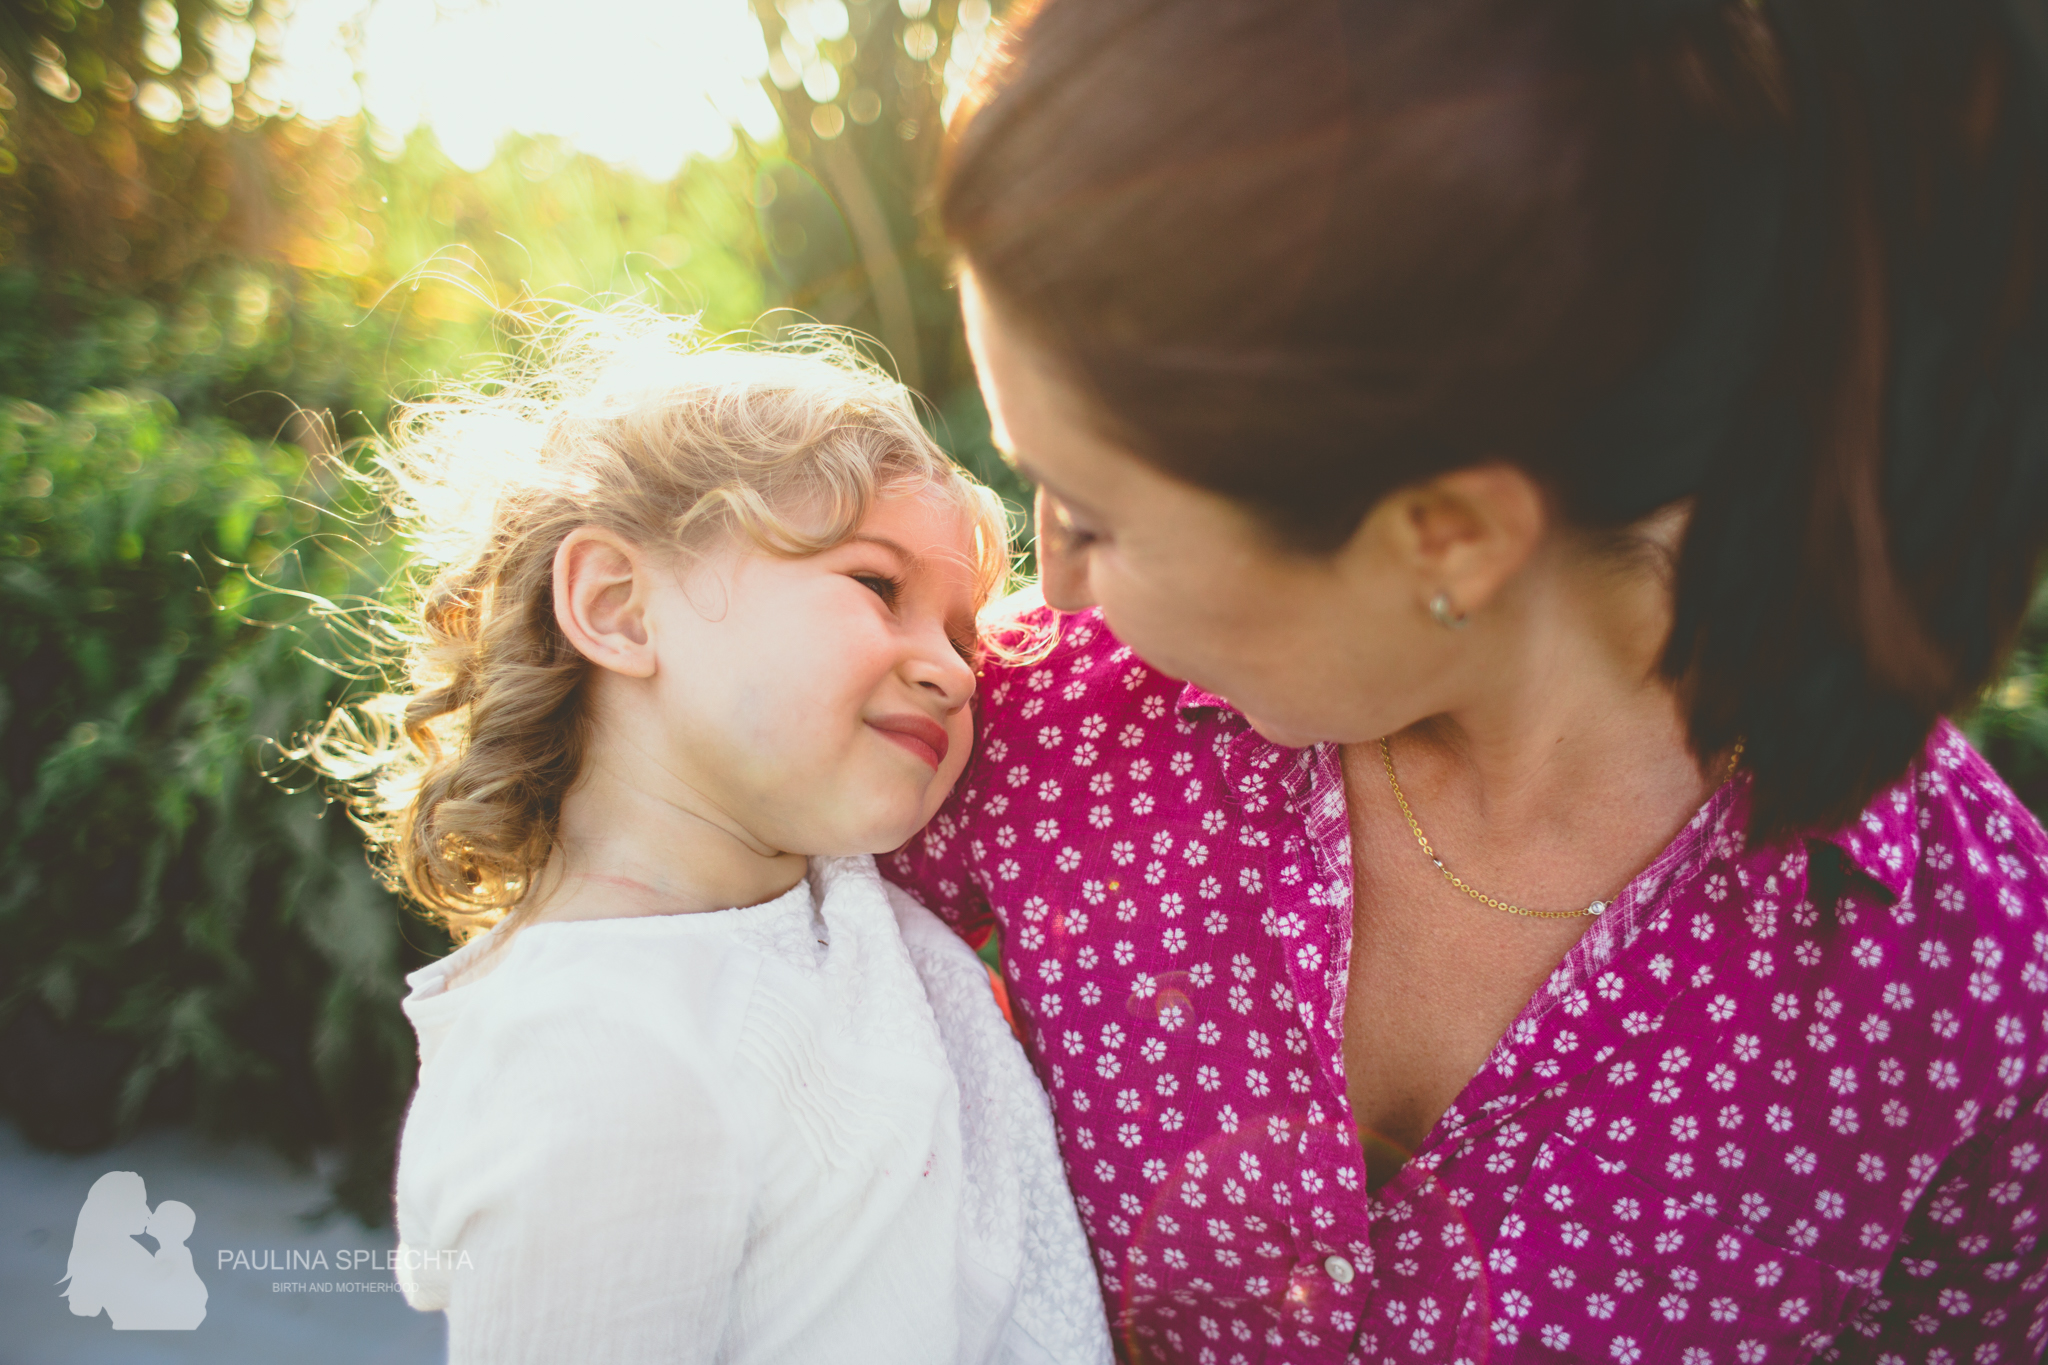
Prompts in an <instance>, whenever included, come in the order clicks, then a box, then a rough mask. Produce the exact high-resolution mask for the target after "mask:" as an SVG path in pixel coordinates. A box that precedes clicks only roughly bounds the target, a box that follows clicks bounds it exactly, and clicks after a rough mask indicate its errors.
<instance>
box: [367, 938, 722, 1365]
mask: <svg viewBox="0 0 2048 1365" xmlns="http://www.w3.org/2000/svg"><path fill="white" fill-rule="evenodd" d="M627 976H628V980H629V982H630V978H631V973H630V972H629V973H627ZM550 984H551V985H552V984H555V983H550ZM585 984H586V987H587V986H588V985H590V984H591V983H589V982H588V981H587V979H586V983H585ZM596 984H597V985H598V988H599V990H600V992H601V991H602V983H596ZM613 984H614V991H613V993H612V995H611V996H610V998H608V999H598V1000H592V999H591V997H590V996H589V995H588V994H585V993H580V992H579V993H575V994H565V997H564V998H563V1000H562V1001H561V1003H560V1005H559V1006H558V1007H554V1008H550V1007H548V1005H547V1004H546V1002H532V1001H525V1002H522V1003H521V1006H520V1007H519V1008H517V1009H513V1010H506V1011H503V1012H494V1013H493V1016H492V1017H488V1018H476V1019H466V1020H465V1021H464V1023H465V1024H470V1025H474V1026H473V1027H468V1028H464V1029H461V1030H459V1031H458V1032H457V1033H456V1034H454V1035H451V1036H450V1037H449V1038H448V1039H447V1041H446V1042H445V1043H444V1044H443V1046H442V1048H441V1049H440V1051H439V1052H438V1053H437V1055H436V1056H435V1057H434V1059H433V1062H432V1063H431V1064H430V1066H429V1067H428V1068H427V1069H426V1070H425V1071H424V1072H423V1073H422V1078H421V1087H420V1093H419V1096H418V1098H417V1099H416V1100H415V1102H414V1105H413V1109H412V1111H411V1113H410V1114H409V1115H408V1117H407V1120H406V1129H405V1136H404V1141H403V1146H402V1150H401V1156H400V1167H399V1181H398V1205H399V1209H398V1212H399V1232H400V1237H401V1248H400V1260H401V1262H402V1268H401V1269H400V1272H399V1278H400V1281H401V1283H402V1284H403V1285H404V1287H405V1289H406V1297H407V1299H408V1300H409V1301H410V1302H412V1304H413V1305H414V1306H415V1307H418V1308H435V1307H441V1308H445V1310H446V1312H447V1314H448V1359H449V1362H450V1365H470V1363H471V1362H479V1363H481V1362H490V1365H518V1362H526V1361H530V1362H535V1363H536V1365H539V1363H540V1362H547V1365H559V1362H565V1361H603V1362H605V1365H639V1363H640V1362H649V1363H650V1365H651V1363H652V1362H656V1361H659V1362H663V1365H677V1363H686V1362H695V1361H710V1360H712V1359H713V1358H714V1357H715V1356H716V1354H717V1352H718V1349H719V1343H720V1340H721V1338H722V1336H723V1335H724V1331H725V1324H726V1319H727V1312H728V1305H729V1300H730V1298H731V1295H732V1290H733V1284H734V1279H735V1275H736V1273H737V1271H738V1267H739V1262H740V1257H741V1253H742V1249H743V1247H744V1245H745V1241H746V1237H747V1232H748V1221H749V1216H750V1206H751V1202H752V1195H753V1191H754V1189H755V1188H756V1184H757V1181H756V1180H755V1179H754V1178H752V1175H751V1173H752V1169H753V1160H754V1157H755V1155H756V1153H755V1151H754V1147H755V1144H753V1143H752V1142H751V1141H750V1140H749V1137H748V1134H747V1128H748V1124H747V1123H746V1121H745V1119H744V1117H743V1112H742V1110H741V1109H740V1108H739V1106H738V1102H737V1100H738V1097H736V1096H735V1095H733V1094H732V1093H731V1086H730V1084H729V1081H728V1079H727V1077H728V1075H729V1072H728V1071H727V1069H726V1066H725V1064H724V1063H723V1062H722V1060H721V1059H720V1056H719V1054H720V1053H721V1052H722V1051H723V1049H722V1048H720V1047H719V1046H717V1045H716V1041H715V1040H714V1039H712V1038H709V1037H704V1038H701V1039H697V1040H695V1041H697V1042H698V1043H700V1044H701V1045H700V1046H691V1045H690V1044H691V1042H692V1039H691V1038H689V1037H688V1036H687V1035H688V1034H689V1033H690V1030H689V1028H688V1027H682V1028H674V1027H670V1025H673V1024H674V1022H675V1020H674V1011H675V1006H674V1003H673V1001H662V1000H658V999H648V998H646V997H645V996H644V995H643V994H642V993H640V992H636V991H633V990H631V989H630V988H629V986H626V987H625V988H621V987H622V985H624V984H625V983H613ZM549 993H550V994H554V992H549ZM479 1003H481V1002H479ZM572 1003H573V1007H571V1006H572ZM662 1016H667V1018H665V1019H664V1018H662ZM679 1034H680V1035H684V1036H678V1035H679Z"/></svg>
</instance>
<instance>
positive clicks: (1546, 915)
mask: <svg viewBox="0 0 2048 1365" xmlns="http://www.w3.org/2000/svg"><path fill="white" fill-rule="evenodd" d="M1380 761H1381V762H1383V763H1385V764H1386V765H1387V785H1389V786H1391V787H1392V788H1393V789H1394V799H1395V800H1396V801H1398V802H1400V803H1401V814H1402V815H1403V816H1404V817H1406V818H1407V821H1408V832H1409V833H1411V834H1413V835H1414V836H1415V842H1416V843H1418V844H1420V845H1421V846H1422V856H1423V857H1425V858H1427V859H1429V860H1430V861H1431V862H1432V863H1435V864H1436V870H1437V871H1439V872H1441V873H1443V874H1444V880H1445V881H1447V882H1449V883H1450V884H1451V885H1452V886H1455V887H1457V888H1458V890H1460V891H1462V892H1464V893H1465V894H1466V895H1468V896H1470V897H1471V898H1472V899H1473V900H1475V901H1478V902H1479V903H1480V904H1482V905H1490V906H1492V907H1493V908H1494V909H1496V910H1501V911H1505V912H1506V913H1508V914H1510V915H1522V916H1525V917H1527V918H1529V919H1597V918H1598V917H1599V916H1600V915H1602V914H1604V913H1606V910H1607V907H1608V906H1609V905H1610V904H1612V902H1611V901H1594V902H1593V903H1592V904H1591V905H1589V906H1587V907H1586V908H1585V909H1583V910H1524V909H1523V908H1522V907H1521V906H1519V905H1510V904H1508V903H1507V902H1506V901H1504V900H1499V899H1497V898H1495V897H1493V896H1489V895H1487V894H1486V893H1485V892H1484V891H1480V890H1477V889H1476V888H1474V887H1470V886H1467V885H1465V882H1464V879H1463V878H1461V877H1459V876H1458V874H1457V873H1455V872H1453V871H1451V870H1450V869H1449V868H1448V867H1445V866H1444V860H1443V859H1442V858H1439V857H1437V856H1436V850H1435V849H1433V848H1431V847H1430V846H1429V836H1428V835H1427V834H1424V833H1423V832H1422V826H1421V825H1419V824H1417V823H1416V821H1415V812H1414V811H1412V810H1410V809H1409V808H1408V798H1407V797H1405V796H1403V795H1402V794H1401V783H1400V780H1399V779H1398V778H1396V777H1395V776H1394V749H1393V746H1392V745H1391V744H1390V743H1388V740H1387V736H1385V735H1382V736H1380ZM1741 761H1742V741H1741V740H1739V739H1738V740H1736V741H1735V752H1733V753H1731V754H1729V755H1728V771H1727V772H1725V773H1723V774H1722V775H1721V780H1722V781H1723V782H1726V781H1727V780H1728V779H1729V778H1731V777H1733V776H1735V765H1736V764H1737V763H1740V762H1741Z"/></svg>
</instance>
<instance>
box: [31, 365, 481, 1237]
mask: <svg viewBox="0 0 2048 1365" xmlns="http://www.w3.org/2000/svg"><path fill="white" fill-rule="evenodd" d="M338 474H339V471H338V470H335V469H333V468H326V469H322V468H319V467H317V466H316V467H309V465H308V462H307V460H306V459H305V457H304V456H303V454H302V453H301V452H300V451H299V450H298V449H297V448H295V447H292V446H288V445H283V444H276V443H266V442H257V441H253V440H251V439H250V438H249V437H248V436H246V435H244V434H243V433H241V432H239V431H237V430H235V429H234V428H233V427H232V426H230V425H228V424H227V423H225V422H223V421H220V420H218V419H208V420H201V421H197V422H190V423H183V424H181V423H180V422H179V420H178V414H177V412H176V410H175V409H174V408H173V407H172V405H171V404H170V403H169V402H168V401H167V400H165V399H164V398H163V397H161V396H160V395H157V394H154V393H150V392H147V391H144V390H139V389H130V390H96V391H88V392H85V393H82V394H80V395H78V396H77V397H76V398H75V399H74V401H73V402H71V403H70V404H69V405H68V406H67V407H65V408H64V409H62V410H61V411H51V410H49V409H46V408H42V407H39V406H36V405H34V404H31V403H27V402H20V401H17V402H14V403H11V404H9V405H7V406H6V407H5V408H4V409H0V547H4V550H5V552H6V555H7V558H6V559H5V561H4V564H0V636H4V640H5V647H6V649H7V654H8V659H9V665H8V670H7V674H6V680H5V684H4V690H0V773H4V786H0V828H4V831H5V832H4V836H0V838H4V855H0V858H4V866H5V868H6V873H5V878H4V881H0V941H4V942H5V943H6V944H7V948H8V951H7V953H6V958H5V960H6V963H7V966H6V968H5V969H4V971H0V1020H5V1021H8V1024H9V1038H10V1041H9V1045H8V1046H7V1048H6V1054H7V1061H6V1066H5V1075H4V1079H5V1082H6V1089H7V1091H8V1092H9V1093H8V1096H7V1098H8V1100H9V1107H10V1108H11V1109H13V1110H14V1112H15V1113H16V1114H17V1116H18V1117H19V1118H20V1119H21V1121H22V1122H23V1124H24V1126H25V1127H26V1128H27V1129H28V1131H29V1132H30V1133H31V1134H32V1135H33V1136H36V1137H38V1138H40V1139H41V1140H44V1141H46V1142H49V1143H52V1144H54V1145H63V1146H92V1145H96V1144H98V1143H100V1142H104V1141H106V1140H107V1139H108V1138H110V1137H111V1136H113V1135H114V1134H115V1133H116V1132H118V1131H121V1130H122V1129H125V1128H126V1127H128V1126H130V1125H132V1124H133V1123H134V1122H136V1121H137V1120H138V1119H140V1118H142V1117H144V1116H145V1115H146V1114H159V1115H163V1116H169V1117H189V1118H192V1119H196V1120H197V1121H199V1122H201V1123H203V1124H205V1125H206V1126H207V1127H209V1128H211V1129H213V1130H216V1131H219V1132H222V1133H230V1134H236V1135H245V1134H259V1135H263V1136H266V1137H269V1138H271V1139H272V1140H274V1141H276V1142H278V1143H279V1144H280V1145H282V1146H283V1147H285V1148H286V1149H287V1150H300V1151H303V1150H305V1149H306V1148H308V1147H309V1146H310V1145H312V1144H314V1143H316V1142H327V1141H338V1142H339V1143H340V1144H341V1146H342V1149H343V1155H344V1158H345V1160H344V1166H343V1170H342V1173H341V1177H340V1180H339V1182H338V1184H337V1189H336V1193H337V1197H339V1198H340V1199H342V1200H343V1201H344V1202H345V1203H347V1204H348V1205H349V1206H350V1207H352V1208H354V1209H355V1210H356V1211H357V1212H359V1213H361V1214H362V1215H364V1216H365V1217H366V1218H369V1219H371V1220H372V1221H376V1220H379V1219H381V1217H382V1216H383V1211H384V1209H385V1207H386V1205H387V1202H388V1188H387V1185H386V1181H387V1179H388V1169H389V1160H390V1143H391V1139H392V1136H393V1132H394V1129H393V1124H394V1122H395V1118H396V1115H397V1113H398V1112H399V1107H400V1106H401V1105H402V1103H403V1100H404V1097H405V1095H406V1093H407V1091H408V1089H409V1087H410V1085H411V1080H412V1061H413V1050H412V1041H411V1037H410V1034H409V1032H408V1030H407V1029H406V1027H405V1024H404V1021H403V1019H402V1017H401V1016H400V1015H399V1013H398V1010H397V1008H396V1005H397V1000H398V996H399V993H400V989H401V976H402V973H403V971H404V970H406V969H407V968H409V967H410V966H414V965H417V964H418V963H419V962H420V961H423V960H425V959H424V957H423V956H422V955H421V952H420V948H421V947H423V948H426V949H429V950H434V949H438V948H440V947H441V946H443V945H441V944H440V943H438V942H437V941H436V939H435V937H434V935H432V934H431V933H430V932H429V931H428V930H426V929H425V927H424V926H423V925H421V924H419V923H418V922H416V921H410V920H407V919H405V918H404V912H403V911H402V910H401V909H400V907H399V905H398V904H397V903H396V901H394V900H393V898H392V897H390V896H389V895H387V894H386V893H385V892H384V891H383V890H381V889H380V888H379V887H378V886H377V885H376V883H375V881H374V880H373V878H372V877H371V875H370V871H369V868H368V866H367V864H366V863H365V861H364V859H363V857H362V852H361V844H360V840H359V838H358V836H357V833H356V831H355V830H354V828H353V827H352V826H351V825H350V824H349V823H348V821H347V820H346V819H345V818H343V817H341V816H340V815H339V814H338V813H337V812H336V811H335V810H333V809H332V808H331V807H330V806H329V805H328V803H327V802H326V801H325V800H324V799H323V797H322V795H321V794H320V793H319V792H317V791H313V790H300V791H290V790H286V789H284V788H281V787H280V786H279V785H277V784H276V783H275V782H274V781H273V780H272V778H271V776H270V775H269V772H268V771H267V770H268V769H276V768H277V767H278V766H279V763H278V754H277V752H276V750H275V748H274V746H271V745H269V744H267V743H266V742H265V737H270V736H277V737H288V736H290V735H292V734H293V733H295V732H296V731H298V730H300V729H302V728H303V727H304V726H305V725H306V724H307V722H308V720H309V719H310V718H313V717H317V716H318V715H320V714H321V713H322V712H323V710H324V709H325V708H326V707H327V706H328V705H330V704H331V703H332V701H333V700H334V699H335V698H336V697H337V696H338V694H339V691H340V689H341V688H342V687H343V686H345V685H346V683H345V680H344V679H342V678H339V677H337V676H336V674H335V673H334V672H332V671H331V670H330V669H328V668H327V667H324V666H322V665H321V664H320V663H319V662H316V656H317V657H325V658H339V657H345V652H346V645H345V641H343V640H341V639H338V638H333V637H327V638H322V637H321V635H320V633H319V632H320V618H318V617H316V616H314V615H312V614H310V613H309V612H308V611H307V610H306V607H305V603H304V599H303V598H300V597H297V596H294V595H292V594H294V593H317V594H320V595H323V596H326V597H330V598H340V597H343V596H345V595H346V594H348V593H349V592H350V591H352V590H360V589H363V588H364V587H366V586H369V585H371V584H373V583H374V581H375V579H376V578H377V577H378V573H377V565H376V562H375V558H374V556H370V555H367V554H366V553H365V552H364V551H363V550H362V548H361V547H360V546H359V545H358V544H357V542H356V541H355V540H354V539H353V538H352V537H351V536H349V535H348V534H347V533H348V531H349V529H350V526H351V523H352V521H353V520H354V519H355V518H356V517H357V516H359V515H360V511H361V509H352V508H351V507H349V506H348V505H347V504H346V501H345V500H344V501H341V502H337V501H336V498H337V497H345V494H346V493H347V491H348V490H349V489H350V488H352V487H353V485H351V484H350V483H348V482H347V481H346V480H344V479H341V478H339V477H338ZM216 555H217V556H219V558H215V557H214V556H216ZM236 561H239V562H241V563H243V564H247V565H250V566H252V568H251V569H250V570H248V571H245V570H244V569H242V568H239V567H237V566H236ZM252 575H253V576H252ZM402 927H405V932H404V933H401V929H402ZM407 938H409V939H410V940H411V943H407V942H406V941H405V940H406V939H407ZM415 944H417V945H419V947H414V946H413V945H415Z"/></svg>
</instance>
